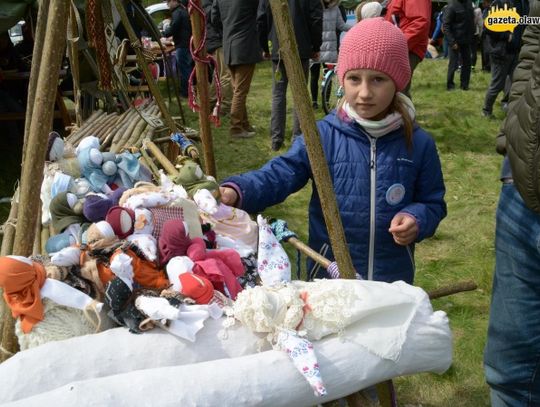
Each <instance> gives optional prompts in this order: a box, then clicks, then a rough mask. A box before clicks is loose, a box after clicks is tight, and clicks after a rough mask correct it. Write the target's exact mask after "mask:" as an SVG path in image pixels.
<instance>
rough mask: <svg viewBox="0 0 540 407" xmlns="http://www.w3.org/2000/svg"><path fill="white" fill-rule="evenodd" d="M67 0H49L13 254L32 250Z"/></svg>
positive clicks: (63, 48) (26, 252)
mask: <svg viewBox="0 0 540 407" xmlns="http://www.w3.org/2000/svg"><path fill="white" fill-rule="evenodd" d="M68 4H69V2H68V0H51V3H50V6H49V18H48V20H47V30H46V35H45V42H44V45H43V55H42V56H41V62H42V63H41V69H38V72H39V76H38V80H37V87H36V94H35V103H34V107H33V113H32V120H31V124H30V129H29V133H28V139H27V140H26V141H27V142H26V143H25V151H26V157H25V158H24V161H23V163H22V166H23V167H22V168H23V170H22V178H21V185H20V199H19V216H18V220H17V231H16V232H15V241H14V244H13V254H16V255H20V256H29V255H30V254H31V253H32V246H33V242H34V231H35V225H36V219H37V215H38V212H39V207H40V199H39V194H36V191H40V190H41V183H42V181H43V166H44V164H45V153H46V149H47V142H46V140H47V137H48V134H49V131H50V129H51V126H52V121H53V113H54V103H55V99H56V92H57V88H58V73H59V71H60V64H61V62H62V57H63V56H64V50H65V41H66V28H67V12H68V10H69V8H68Z"/></svg>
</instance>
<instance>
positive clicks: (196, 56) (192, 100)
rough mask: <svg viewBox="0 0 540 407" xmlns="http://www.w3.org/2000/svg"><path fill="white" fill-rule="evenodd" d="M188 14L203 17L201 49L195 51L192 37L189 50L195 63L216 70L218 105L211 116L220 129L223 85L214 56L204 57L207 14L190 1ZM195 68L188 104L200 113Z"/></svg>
mask: <svg viewBox="0 0 540 407" xmlns="http://www.w3.org/2000/svg"><path fill="white" fill-rule="evenodd" d="M188 13H189V15H190V17H191V16H192V15H193V14H194V13H199V15H200V16H201V20H202V24H201V27H203V29H202V32H201V34H202V38H201V42H200V44H199V47H198V48H196V49H195V45H194V43H193V36H192V37H191V40H190V42H189V50H190V52H191V57H192V58H193V60H194V61H195V62H201V63H203V64H207V65H208V68H209V69H210V67H211V66H212V67H213V68H214V75H213V76H214V83H215V88H216V105H215V106H214V108H213V109H212V113H211V114H210V117H209V119H210V121H211V122H212V123H214V125H215V126H216V127H219V126H220V124H221V122H220V120H219V112H220V107H221V84H220V82H219V73H218V69H217V62H216V60H215V58H214V57H213V56H212V55H209V54H205V55H204V57H202V56H201V55H202V53H203V50H204V49H206V14H205V13H204V10H203V9H202V8H201V7H200V6H199V5H198V4H196V3H195V2H194V1H193V0H189V3H188ZM195 76H196V75H195V67H193V70H192V71H191V74H190V75H189V81H188V104H189V107H190V108H191V109H192V110H193V111H194V112H198V111H200V109H201V107H200V106H199V105H198V104H197V101H196V99H197V89H196V87H195V85H194V82H195ZM200 80H206V78H200Z"/></svg>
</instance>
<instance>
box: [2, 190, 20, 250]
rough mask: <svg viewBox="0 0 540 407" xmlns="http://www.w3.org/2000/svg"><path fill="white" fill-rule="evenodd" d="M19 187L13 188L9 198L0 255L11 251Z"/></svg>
mask: <svg viewBox="0 0 540 407" xmlns="http://www.w3.org/2000/svg"><path fill="white" fill-rule="evenodd" d="M18 201H19V188H17V189H16V190H15V193H14V194H13V198H11V208H10V210H9V215H8V219H7V221H6V223H4V236H3V238H2V248H1V250H0V256H8V255H10V254H11V253H13V240H15V230H16V222H17V214H18V209H19V202H18Z"/></svg>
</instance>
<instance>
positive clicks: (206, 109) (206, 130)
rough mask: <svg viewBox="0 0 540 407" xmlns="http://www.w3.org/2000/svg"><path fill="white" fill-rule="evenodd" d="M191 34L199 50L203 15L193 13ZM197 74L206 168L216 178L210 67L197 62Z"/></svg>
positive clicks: (203, 52)
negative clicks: (209, 90) (209, 93)
mask: <svg viewBox="0 0 540 407" xmlns="http://www.w3.org/2000/svg"><path fill="white" fill-rule="evenodd" d="M191 1H192V2H193V3H194V4H195V5H196V6H197V8H198V9H201V10H202V7H201V1H200V0H191ZM190 19H191V32H192V33H193V34H192V35H193V48H194V49H197V48H199V46H200V45H201V42H202V39H203V37H204V35H203V33H204V32H205V30H206V27H204V26H203V20H202V17H201V15H200V14H199V13H198V12H197V11H195V12H194V13H191V16H190ZM199 57H200V58H201V59H204V58H205V57H206V48H205V47H202V49H201V50H200V52H199ZM195 72H196V73H197V95H198V97H199V106H200V110H199V130H200V135H201V142H202V147H203V156H204V168H205V172H206V174H208V175H211V176H213V177H214V178H215V177H216V162H215V160H214V143H213V140H212V130H211V129H210V120H209V117H210V98H209V96H208V80H207V79H206V78H208V67H207V65H206V64H205V63H203V62H200V61H195Z"/></svg>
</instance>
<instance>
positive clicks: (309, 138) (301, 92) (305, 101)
mask: <svg viewBox="0 0 540 407" xmlns="http://www.w3.org/2000/svg"><path fill="white" fill-rule="evenodd" d="M269 3H270V7H271V8H272V15H273V19H274V25H275V27H276V32H277V36H278V39H279V45H280V52H281V55H282V57H283V62H284V63H285V69H286V70H287V77H288V78H289V84H290V85H291V92H292V96H293V101H294V106H295V109H296V111H297V113H298V118H299V120H300V125H301V127H302V130H303V133H304V137H305V140H306V148H307V153H308V156H309V162H310V164H311V170H312V172H313V178H314V180H315V185H316V186H317V191H318V193H319V198H320V201H321V207H322V211H323V215H324V220H325V222H326V228H327V229H328V236H329V237H330V243H331V245H332V250H333V252H334V256H335V258H336V262H337V264H338V267H339V272H340V273H341V276H342V277H343V278H350V279H355V278H356V273H355V271H354V267H353V264H352V260H351V255H350V253H349V249H348V247H347V242H346V240H345V233H344V231H343V225H342V223H341V216H340V214H339V210H338V206H337V202H336V197H335V195H334V189H333V185H332V179H331V178H330V172H329V171H328V165H327V163H326V158H325V156H324V151H323V149H322V146H321V143H320V138H319V132H318V131H317V125H316V123H315V116H314V115H313V109H312V107H311V103H310V100H311V98H310V96H309V94H308V89H307V86H306V81H305V77H304V72H303V70H302V64H301V63H300V57H299V55H298V48H297V46H296V40H295V36H294V31H293V28H292V24H291V19H290V15H289V6H288V4H287V1H286V0H269Z"/></svg>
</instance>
